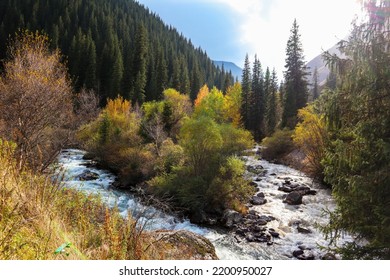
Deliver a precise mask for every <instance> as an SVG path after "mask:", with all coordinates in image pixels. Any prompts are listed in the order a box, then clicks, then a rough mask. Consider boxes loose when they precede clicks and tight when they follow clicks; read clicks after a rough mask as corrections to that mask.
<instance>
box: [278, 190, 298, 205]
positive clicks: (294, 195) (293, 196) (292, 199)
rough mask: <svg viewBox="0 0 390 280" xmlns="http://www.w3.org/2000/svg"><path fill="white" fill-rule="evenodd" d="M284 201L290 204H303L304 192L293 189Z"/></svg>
mask: <svg viewBox="0 0 390 280" xmlns="http://www.w3.org/2000/svg"><path fill="white" fill-rule="evenodd" d="M283 202H284V203H287V204H289V205H299V204H302V194H301V193H299V192H297V191H293V192H291V193H289V194H288V195H287V196H286V198H285V199H284V200H283Z"/></svg>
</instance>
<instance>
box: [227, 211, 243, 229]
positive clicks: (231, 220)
mask: <svg viewBox="0 0 390 280" xmlns="http://www.w3.org/2000/svg"><path fill="white" fill-rule="evenodd" d="M242 218H243V216H242V214H240V213H238V212H237V211H234V210H225V212H224V213H223V217H222V222H223V223H224V224H225V226H226V227H228V228H231V227H232V226H233V225H235V224H237V223H239V222H241V221H242Z"/></svg>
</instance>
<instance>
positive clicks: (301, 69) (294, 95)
mask: <svg viewBox="0 0 390 280" xmlns="http://www.w3.org/2000/svg"><path fill="white" fill-rule="evenodd" d="M305 65H306V63H305V60H304V56H303V48H302V43H301V35H300V34H299V26H298V24H297V21H296V20H294V23H293V26H292V28H291V34H290V37H289V39H288V41H287V48H286V64H285V67H286V71H285V73H284V85H285V93H284V100H283V115H282V127H288V128H290V129H293V128H294V127H295V125H296V124H297V113H298V110H299V109H301V108H303V107H305V106H306V104H307V84H308V82H307V79H306V76H307V71H306V66H305Z"/></svg>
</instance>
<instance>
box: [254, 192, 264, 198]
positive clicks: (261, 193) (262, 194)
mask: <svg viewBox="0 0 390 280" xmlns="http://www.w3.org/2000/svg"><path fill="white" fill-rule="evenodd" d="M256 196H257V197H261V198H264V197H265V194H264V193H263V192H259V193H258V194H256Z"/></svg>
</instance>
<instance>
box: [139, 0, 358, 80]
mask: <svg viewBox="0 0 390 280" xmlns="http://www.w3.org/2000/svg"><path fill="white" fill-rule="evenodd" d="M138 2H139V3H141V4H144V5H145V6H146V7H148V8H149V9H150V10H151V11H152V12H154V13H156V14H158V15H159V16H160V18H161V19H162V20H163V21H164V22H165V23H166V24H168V25H172V26H174V27H175V28H176V29H177V30H178V31H179V32H180V33H182V34H183V35H184V36H185V37H187V38H190V39H191V41H192V43H193V44H194V45H195V46H196V47H198V46H200V47H201V48H202V49H203V50H205V51H206V52H207V54H208V55H209V56H210V57H211V59H213V60H224V61H231V62H234V63H235V64H237V65H238V66H240V67H242V66H243V64H244V59H245V55H246V54H248V55H249V57H250V60H251V61H252V62H253V60H254V55H255V54H257V56H258V58H259V59H260V62H261V63H262V65H263V68H265V67H270V68H271V69H272V68H275V69H276V71H277V73H278V76H279V77H282V75H283V74H282V73H283V71H284V64H285V58H286V45H287V40H288V38H289V36H290V30H291V27H292V24H293V21H294V19H296V20H297V23H298V25H299V33H300V35H301V42H302V45H303V50H304V55H305V59H306V61H307V62H308V61H310V60H311V59H313V58H314V57H316V56H317V55H319V54H321V53H322V51H323V50H327V49H329V48H331V47H332V46H334V45H335V44H336V43H337V42H338V41H339V40H340V39H343V38H345V37H346V36H348V33H349V31H350V30H351V23H352V21H353V20H354V18H355V17H356V15H357V14H360V13H361V5H360V4H359V2H361V1H359V0H138Z"/></svg>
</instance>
